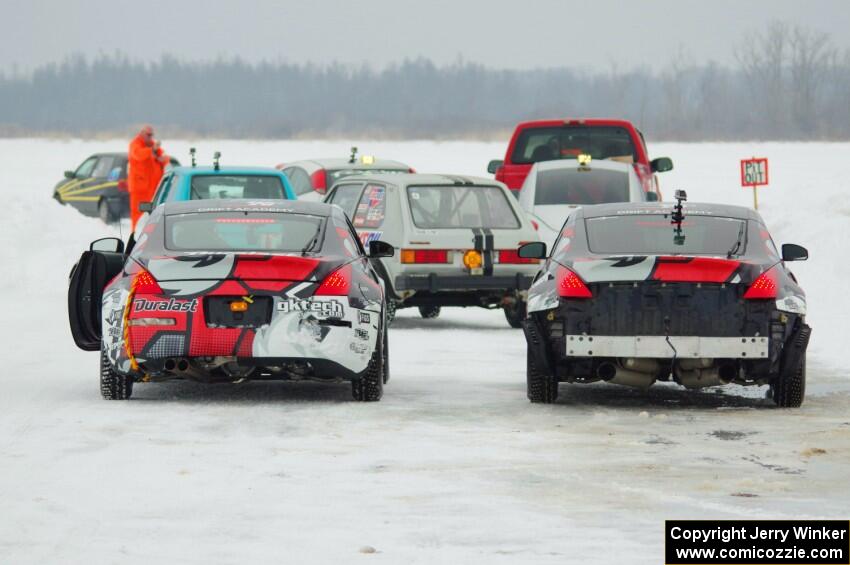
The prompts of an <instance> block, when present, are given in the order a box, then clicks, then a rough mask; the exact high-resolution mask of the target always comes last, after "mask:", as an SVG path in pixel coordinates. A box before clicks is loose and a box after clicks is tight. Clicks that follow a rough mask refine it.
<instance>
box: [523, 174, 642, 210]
mask: <svg viewBox="0 0 850 565" xmlns="http://www.w3.org/2000/svg"><path fill="white" fill-rule="evenodd" d="M628 201H629V175H628V173H625V172H622V171H607V170H602V169H595V170H590V171H584V170H581V169H554V170H549V171H538V173H537V184H536V185H535V187H534V203H535V204H536V205H538V206H546V205H549V204H579V205H584V204H604V203H606V202H628Z"/></svg>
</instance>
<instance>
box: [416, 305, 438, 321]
mask: <svg viewBox="0 0 850 565" xmlns="http://www.w3.org/2000/svg"><path fill="white" fill-rule="evenodd" d="M419 315H420V316H422V317H423V318H425V319H429V318H436V317H437V316H439V315H440V307H439V306H420V307H419Z"/></svg>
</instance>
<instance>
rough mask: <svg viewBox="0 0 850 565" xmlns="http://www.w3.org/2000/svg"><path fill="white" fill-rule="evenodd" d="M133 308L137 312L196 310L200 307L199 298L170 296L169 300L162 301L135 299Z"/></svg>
mask: <svg viewBox="0 0 850 565" xmlns="http://www.w3.org/2000/svg"><path fill="white" fill-rule="evenodd" d="M133 309H134V310H135V311H136V312H194V311H195V310H197V309H198V300H197V299H193V300H175V299H174V298H169V299H168V300H167V301H162V300H145V299H144V298H137V299H136V300H134V301H133Z"/></svg>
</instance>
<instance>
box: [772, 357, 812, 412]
mask: <svg viewBox="0 0 850 565" xmlns="http://www.w3.org/2000/svg"><path fill="white" fill-rule="evenodd" d="M805 397H806V354H805V353H803V355H802V357H801V358H800V364H799V365H798V366H797V370H795V371H788V372H786V373H783V374H781V375H779V378H777V379H776V383H775V386H774V387H773V402H774V403H775V404H776V405H777V406H779V407H781V408H799V407H800V406H801V405H802V404H803V399H804V398H805Z"/></svg>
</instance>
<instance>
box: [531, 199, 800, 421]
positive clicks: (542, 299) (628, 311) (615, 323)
mask: <svg viewBox="0 0 850 565" xmlns="http://www.w3.org/2000/svg"><path fill="white" fill-rule="evenodd" d="M677 198H679V201H678V203H677V204H676V205H673V204H669V203H634V204H601V205H597V206H586V207H583V208H580V209H577V210H576V211H575V212H573V214H572V215H571V216H570V217H569V218H568V219H567V221H566V223H565V224H564V226H563V228H562V230H561V233H560V235H559V237H558V239H557V240H556V242H555V244H554V247H553V250H552V253H551V256H549V257H548V259H547V261H546V262H545V263H544V264H543V267H542V269H541V271H540V273H538V275H537V277H536V278H535V281H534V282H533V283H532V286H531V288H530V289H529V291H528V318H527V320H526V322H525V326H524V329H525V335H526V340H527V342H528V374H527V377H528V398H529V399H530V400H531V401H532V402H547V403H548V402H553V401H554V400H555V399H556V398H557V395H558V383H559V382H579V383H589V382H594V381H608V382H610V383H617V384H624V385H631V386H636V387H642V388H643V387H648V386H649V385H651V384H653V383H654V382H655V381H665V380H672V381H675V382H677V383H679V384H681V385H683V386H685V387H688V388H701V387H707V386H715V385H722V384H726V383H737V384H744V385H769V386H770V387H771V389H770V393H771V394H772V397H773V400H774V402H775V403H776V404H777V405H779V406H786V407H790V406H799V405H800V404H801V403H802V401H803V397H804V394H805V383H806V347H807V345H808V341H809V336H810V333H811V329H810V327H809V326H808V325H806V320H805V315H806V298H805V294H804V292H803V290H802V289H801V288H800V286H799V285H798V284H797V281H796V279H795V278H794V275H793V274H792V273H791V271H790V270H789V269H788V267H787V266H786V264H785V262H787V261H798V260H803V259H806V258H808V252H807V251H806V250H805V249H804V248H802V247H800V246H799V245H793V244H785V245H783V246H782V251H781V252H780V251H778V250H777V248H776V246H775V245H774V243H773V240H772V239H771V237H770V234H769V232H768V230H767V227H766V226H765V223H764V220H762V218H761V216H760V215H759V214H758V213H757V212H755V211H753V210H750V209H747V208H742V207H738V206H725V205H717V204H684V203H683V201H684V200H685V199H686V195H685V194H684V193H683V191H677ZM518 253H519V255H520V256H521V257H528V258H532V257H535V258H546V249H545V244H542V243H529V244H526V245H524V246H522V247H520V248H519V251H518Z"/></svg>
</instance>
